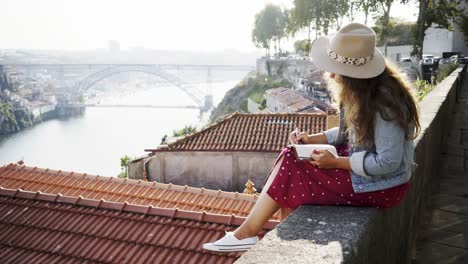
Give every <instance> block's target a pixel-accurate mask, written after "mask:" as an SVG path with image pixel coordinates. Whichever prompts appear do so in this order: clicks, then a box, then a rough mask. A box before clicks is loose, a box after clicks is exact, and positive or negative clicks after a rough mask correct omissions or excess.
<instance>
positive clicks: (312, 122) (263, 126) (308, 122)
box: [147, 113, 327, 152]
mask: <svg viewBox="0 0 468 264" xmlns="http://www.w3.org/2000/svg"><path fill="white" fill-rule="evenodd" d="M326 125H327V115H325V114H317V113H295V114H286V113H277V114H245V113H235V114H233V115H231V116H229V117H227V118H225V119H224V120H222V121H220V122H218V123H216V124H214V125H211V126H209V127H207V128H205V129H203V130H201V131H199V132H196V133H193V134H191V135H189V136H186V137H184V138H182V139H179V140H177V141H176V142H174V143H171V144H169V145H168V149H149V150H147V151H154V152H157V151H255V152H279V151H281V150H282V149H283V148H284V147H286V146H287V145H288V137H289V133H290V132H291V131H293V130H294V129H295V128H296V127H298V128H299V129H300V130H301V131H308V132H309V133H319V132H321V131H323V130H325V129H326Z"/></svg>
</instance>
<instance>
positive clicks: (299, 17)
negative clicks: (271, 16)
mask: <svg viewBox="0 0 468 264" xmlns="http://www.w3.org/2000/svg"><path fill="white" fill-rule="evenodd" d="M288 14H289V23H288V26H287V31H288V33H289V34H291V35H292V36H294V35H295V34H296V33H297V32H299V31H300V30H302V29H304V28H306V29H307V42H308V45H309V47H310V43H311V37H310V35H311V32H312V30H313V29H315V28H314V25H315V22H316V19H315V5H314V1H310V0H294V7H293V8H291V10H290V11H289V13H288ZM308 54H309V51H307V55H308Z"/></svg>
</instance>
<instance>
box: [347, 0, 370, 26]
mask: <svg viewBox="0 0 468 264" xmlns="http://www.w3.org/2000/svg"><path fill="white" fill-rule="evenodd" d="M349 5H350V7H349V15H348V16H349V19H350V21H354V18H355V15H356V14H357V13H359V12H360V11H361V12H362V13H364V24H366V25H367V20H368V18H369V16H370V15H371V14H372V13H373V12H375V11H376V6H375V5H376V0H361V1H351V2H350V3H349Z"/></svg>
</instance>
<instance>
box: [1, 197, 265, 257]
mask: <svg viewBox="0 0 468 264" xmlns="http://www.w3.org/2000/svg"><path fill="white" fill-rule="evenodd" d="M117 204H120V207H119V206H116V205H117ZM0 211H1V212H4V213H3V214H0V259H2V263H41V262H47V263H74V262H77V263H78V262H79V263H130V262H131V263H233V262H234V261H235V260H236V259H237V258H238V257H239V256H240V255H241V254H242V252H232V253H223V254H218V253H213V252H209V251H205V250H203V249H202V248H201V246H202V244H203V243H205V242H206V241H212V240H215V239H218V238H220V237H222V236H223V235H224V230H229V229H231V230H232V229H234V228H235V226H237V225H239V224H240V223H241V222H242V221H243V218H239V217H234V216H226V215H216V214H210V213H200V212H190V211H183V210H177V209H167V208H153V207H151V206H141V205H130V204H123V203H114V202H107V201H102V200H92V199H87V198H79V197H70V196H63V195H57V194H55V195H54V194H43V193H39V192H28V191H22V190H18V189H5V188H0ZM269 228H272V226H270V227H269ZM265 232H266V229H264V230H263V231H262V232H261V234H260V236H263V234H265Z"/></svg>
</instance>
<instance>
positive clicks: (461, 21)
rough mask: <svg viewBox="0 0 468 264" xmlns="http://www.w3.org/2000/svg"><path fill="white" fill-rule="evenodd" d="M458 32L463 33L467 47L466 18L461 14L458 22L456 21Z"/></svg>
mask: <svg viewBox="0 0 468 264" xmlns="http://www.w3.org/2000/svg"><path fill="white" fill-rule="evenodd" d="M457 24H458V27H459V28H460V31H461V32H462V33H463V36H464V38H465V44H466V45H468V16H467V15H465V14H461V15H460V18H459V20H458V21H457Z"/></svg>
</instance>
